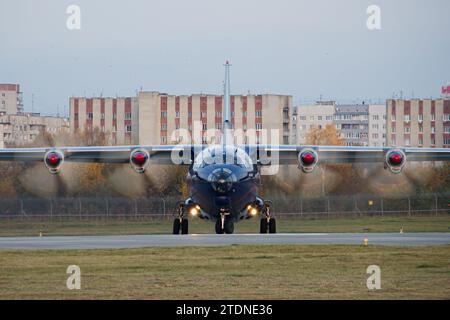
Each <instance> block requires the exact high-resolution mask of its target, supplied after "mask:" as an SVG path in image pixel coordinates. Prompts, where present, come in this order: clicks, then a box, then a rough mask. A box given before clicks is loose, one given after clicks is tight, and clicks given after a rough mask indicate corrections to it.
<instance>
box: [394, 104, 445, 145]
mask: <svg viewBox="0 0 450 320" xmlns="http://www.w3.org/2000/svg"><path fill="white" fill-rule="evenodd" d="M387 144H388V145H389V146H406V147H438V148H442V147H444V148H449V147H450V99H412V100H405V99H389V100H388V101H387Z"/></svg>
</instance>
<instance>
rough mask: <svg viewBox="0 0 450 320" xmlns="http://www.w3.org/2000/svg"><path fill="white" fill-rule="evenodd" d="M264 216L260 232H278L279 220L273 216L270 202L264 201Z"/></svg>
mask: <svg viewBox="0 0 450 320" xmlns="http://www.w3.org/2000/svg"><path fill="white" fill-rule="evenodd" d="M262 215H263V217H262V218H261V221H260V225H259V233H267V231H269V233H277V221H276V219H275V218H273V217H272V216H271V212H270V202H268V201H264V209H263V212H262Z"/></svg>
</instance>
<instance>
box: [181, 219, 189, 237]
mask: <svg viewBox="0 0 450 320" xmlns="http://www.w3.org/2000/svg"><path fill="white" fill-rule="evenodd" d="M181 234H189V220H188V219H182V220H181Z"/></svg>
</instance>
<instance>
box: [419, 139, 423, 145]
mask: <svg viewBox="0 0 450 320" xmlns="http://www.w3.org/2000/svg"><path fill="white" fill-rule="evenodd" d="M419 146H423V139H422V138H419Z"/></svg>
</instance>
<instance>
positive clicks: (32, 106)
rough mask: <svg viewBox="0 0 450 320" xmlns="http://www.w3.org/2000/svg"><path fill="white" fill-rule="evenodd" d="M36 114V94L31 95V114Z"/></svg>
mask: <svg viewBox="0 0 450 320" xmlns="http://www.w3.org/2000/svg"><path fill="white" fill-rule="evenodd" d="M33 112H34V93H32V94H31V113H33Z"/></svg>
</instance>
